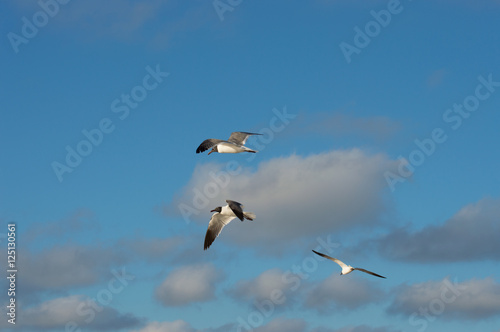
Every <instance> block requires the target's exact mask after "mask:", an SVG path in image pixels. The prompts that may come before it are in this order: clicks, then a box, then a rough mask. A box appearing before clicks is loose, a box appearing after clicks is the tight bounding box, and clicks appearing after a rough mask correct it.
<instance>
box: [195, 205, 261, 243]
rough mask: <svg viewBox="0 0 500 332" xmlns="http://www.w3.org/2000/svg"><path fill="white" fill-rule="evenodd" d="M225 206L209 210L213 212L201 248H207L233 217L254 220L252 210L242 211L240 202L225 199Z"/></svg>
mask: <svg viewBox="0 0 500 332" xmlns="http://www.w3.org/2000/svg"><path fill="white" fill-rule="evenodd" d="M226 203H227V205H226V206H218V207H216V208H215V209H213V210H212V211H210V212H215V213H214V214H212V218H211V219H210V222H209V223H208V229H207V234H206V235H205V244H204V246H203V250H207V249H208V248H209V247H210V245H211V244H212V243H213V242H214V241H215V238H216V237H217V236H219V234H220V232H221V231H222V229H223V228H224V226H226V225H227V224H229V223H230V222H231V221H232V220H233V219H235V218H238V219H240V220H241V221H243V220H245V219H247V220H254V219H255V214H254V213H252V212H243V208H244V206H243V205H242V204H241V203H238V202H235V201H231V200H229V199H228V200H226Z"/></svg>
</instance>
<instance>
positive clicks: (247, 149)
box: [243, 146, 259, 153]
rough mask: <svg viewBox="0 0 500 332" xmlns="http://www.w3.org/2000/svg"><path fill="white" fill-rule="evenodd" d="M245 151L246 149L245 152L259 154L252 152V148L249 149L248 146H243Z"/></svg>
mask: <svg viewBox="0 0 500 332" xmlns="http://www.w3.org/2000/svg"><path fill="white" fill-rule="evenodd" d="M243 149H244V151H245V152H250V153H257V152H259V151H257V150H252V149H250V148H248V147H246V146H243Z"/></svg>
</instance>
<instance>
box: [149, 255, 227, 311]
mask: <svg viewBox="0 0 500 332" xmlns="http://www.w3.org/2000/svg"><path fill="white" fill-rule="evenodd" d="M221 279H222V273H221V272H219V271H217V270H216V268H215V267H214V266H213V265H211V264H195V265H189V266H183V267H180V268H178V269H177V270H175V271H173V272H171V273H170V274H169V275H168V276H167V277H166V278H165V280H164V281H163V282H162V283H161V285H160V286H158V287H157V288H156V290H155V296H156V298H157V299H158V300H159V301H160V302H161V303H162V304H163V305H164V306H182V305H186V304H190V303H193V302H205V301H209V300H211V299H213V298H214V292H215V285H216V284H217V283H218V282H219V281H220V280H221Z"/></svg>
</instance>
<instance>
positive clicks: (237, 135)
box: [227, 131, 262, 145]
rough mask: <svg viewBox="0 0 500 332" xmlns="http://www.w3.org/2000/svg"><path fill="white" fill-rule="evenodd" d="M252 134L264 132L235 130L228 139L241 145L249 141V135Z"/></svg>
mask: <svg viewBox="0 0 500 332" xmlns="http://www.w3.org/2000/svg"><path fill="white" fill-rule="evenodd" d="M252 135H262V134H255V133H247V132H244V131H235V132H233V133H231V136H229V139H228V140H227V141H228V142H231V143H236V144H239V145H245V142H246V141H247V139H248V137H249V136H252Z"/></svg>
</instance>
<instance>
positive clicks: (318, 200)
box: [170, 149, 398, 249]
mask: <svg viewBox="0 0 500 332" xmlns="http://www.w3.org/2000/svg"><path fill="white" fill-rule="evenodd" d="M397 166H398V162H397V161H392V160H389V159H388V158H387V157H386V156H385V155H381V154H377V155H369V154H367V153H365V152H363V151H361V150H358V149H352V150H348V151H331V152H326V153H321V154H316V155H310V156H307V157H301V156H297V155H292V156H289V157H283V158H274V159H271V160H269V161H266V162H262V163H260V164H259V166H258V169H257V170H256V171H253V172H252V171H251V170H250V169H248V168H242V169H241V170H240V173H239V174H238V175H234V176H231V175H229V174H228V173H227V172H225V169H226V167H225V166H223V165H217V164H205V165H202V166H198V167H197V169H196V170H195V172H194V174H193V177H192V179H191V181H190V182H189V184H188V185H187V186H186V187H185V188H184V191H183V194H182V195H180V197H179V198H178V199H177V200H175V201H174V202H173V203H172V205H171V206H170V210H171V209H172V208H174V209H177V208H178V207H180V206H181V205H180V204H186V205H189V206H190V207H192V208H193V209H195V210H196V212H198V215H196V214H193V215H190V216H189V218H192V219H193V220H196V221H198V222H201V223H203V224H204V225H206V224H207V223H208V220H209V219H210V212H209V211H210V210H211V209H213V208H215V207H216V206H220V205H223V204H225V200H226V199H232V200H235V201H239V202H241V203H243V204H244V205H245V209H246V210H248V211H252V212H254V213H256V215H257V218H256V219H255V220H254V221H253V222H249V221H245V222H243V223H240V222H233V223H231V224H230V225H229V226H228V227H226V228H224V230H223V233H222V235H221V236H220V237H219V238H218V241H226V240H231V241H233V242H235V243H238V244H241V245H247V246H254V247H262V245H268V246H274V247H275V248H282V249H283V248H287V247H289V245H290V244H291V243H294V240H298V239H304V237H307V236H318V235H321V234H325V233H330V232H338V231H340V230H344V229H349V228H353V227H356V226H365V227H369V226H374V225H378V224H380V221H381V219H382V218H381V217H382V216H383V215H384V213H385V212H386V209H387V208H386V202H385V200H384V199H385V196H384V195H383V191H384V190H385V188H386V186H387V184H386V182H385V180H384V176H383V173H384V172H385V171H387V170H388V171H393V172H396V168H397ZM221 172H225V173H221ZM209 174H212V175H213V174H217V175H218V176H219V178H220V180H221V181H219V182H217V181H215V180H213V177H212V176H210V175H209ZM224 175H225V176H226V178H224ZM205 193H206V194H205ZM200 195H201V196H203V197H200ZM295 242H296V241H295Z"/></svg>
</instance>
